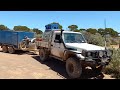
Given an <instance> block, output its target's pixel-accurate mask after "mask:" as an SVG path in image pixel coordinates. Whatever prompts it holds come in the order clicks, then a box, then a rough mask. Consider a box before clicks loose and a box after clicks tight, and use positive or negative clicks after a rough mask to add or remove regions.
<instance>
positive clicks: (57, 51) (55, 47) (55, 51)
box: [51, 33, 64, 58]
mask: <svg viewBox="0 0 120 90" xmlns="http://www.w3.org/2000/svg"><path fill="white" fill-rule="evenodd" d="M60 37H61V36H60V33H56V34H54V36H53V41H52V43H51V45H52V46H51V54H52V55H54V56H57V57H60V58H62V57H63V53H64V46H63V43H59V42H58V41H59V40H60Z"/></svg>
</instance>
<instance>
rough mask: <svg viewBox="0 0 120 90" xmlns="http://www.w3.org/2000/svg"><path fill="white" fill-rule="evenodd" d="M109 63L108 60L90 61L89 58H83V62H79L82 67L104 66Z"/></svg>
mask: <svg viewBox="0 0 120 90" xmlns="http://www.w3.org/2000/svg"><path fill="white" fill-rule="evenodd" d="M110 61H111V59H110V58H101V59H91V58H85V59H84V60H81V63H82V65H84V66H90V67H93V66H106V65H108V64H109V62H110Z"/></svg>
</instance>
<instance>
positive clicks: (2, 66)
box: [0, 48, 112, 79]
mask: <svg viewBox="0 0 120 90" xmlns="http://www.w3.org/2000/svg"><path fill="white" fill-rule="evenodd" d="M68 78H69V77H68V76H67V74H66V71H65V64H64V63H63V62H61V61H58V60H55V59H50V60H49V61H47V62H45V63H43V64H42V63H41V62H40V61H39V56H38V55H37V54H36V55H35V54H33V53H32V52H22V51H18V52H17V53H16V54H9V53H3V52H2V50H1V48H0V79H68ZM81 79H112V78H111V77H110V76H108V75H104V74H101V75H96V74H93V73H92V71H90V70H89V71H87V72H84V73H83V74H82V76H81Z"/></svg>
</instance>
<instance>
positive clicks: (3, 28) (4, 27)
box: [0, 24, 10, 30]
mask: <svg viewBox="0 0 120 90" xmlns="http://www.w3.org/2000/svg"><path fill="white" fill-rule="evenodd" d="M0 30H10V29H9V28H8V27H7V26H5V25H2V24H1V25H0Z"/></svg>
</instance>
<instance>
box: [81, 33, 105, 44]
mask: <svg viewBox="0 0 120 90" xmlns="http://www.w3.org/2000/svg"><path fill="white" fill-rule="evenodd" d="M81 33H83V35H84V37H85V38H86V40H87V42H88V43H90V44H94V45H99V46H104V38H103V37H102V36H101V35H100V34H99V33H96V34H91V33H89V32H81Z"/></svg>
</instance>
